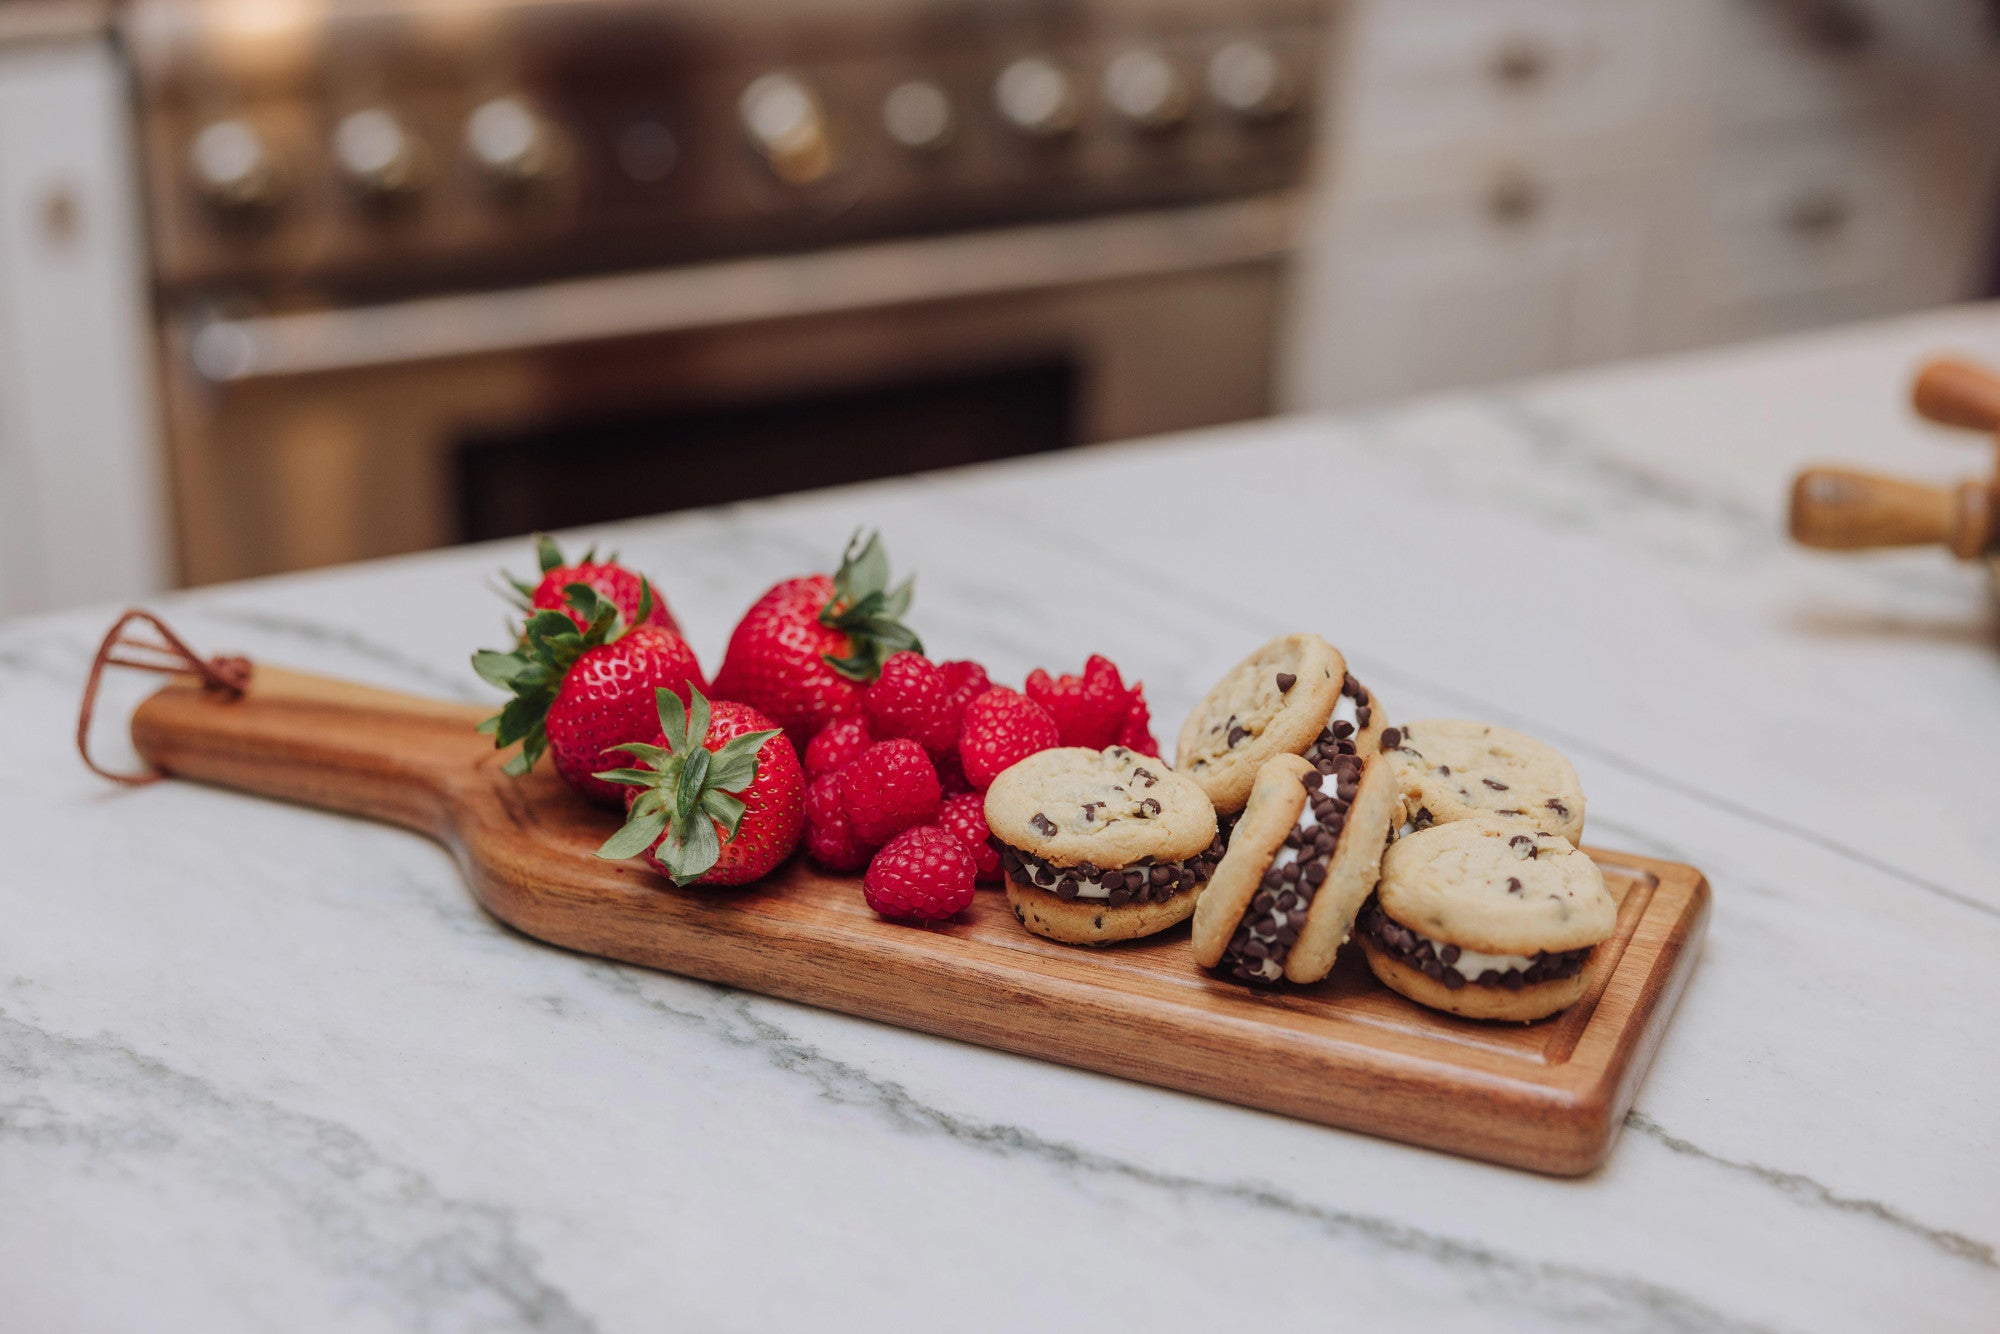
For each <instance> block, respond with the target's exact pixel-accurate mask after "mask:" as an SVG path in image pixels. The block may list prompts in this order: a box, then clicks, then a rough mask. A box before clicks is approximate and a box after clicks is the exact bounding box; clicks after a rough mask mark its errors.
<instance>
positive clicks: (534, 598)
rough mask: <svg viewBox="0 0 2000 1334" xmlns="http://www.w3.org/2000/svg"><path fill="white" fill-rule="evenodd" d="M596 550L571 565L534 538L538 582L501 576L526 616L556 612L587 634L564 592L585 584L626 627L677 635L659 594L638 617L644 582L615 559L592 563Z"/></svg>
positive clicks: (557, 550) (675, 623)
mask: <svg viewBox="0 0 2000 1334" xmlns="http://www.w3.org/2000/svg"><path fill="white" fill-rule="evenodd" d="M596 555H597V551H596V548H594V547H593V548H592V549H591V550H589V551H586V552H584V553H583V559H582V560H580V561H577V562H576V563H575V564H571V563H569V562H567V561H565V560H564V559H563V557H562V551H561V549H560V548H558V547H557V546H556V544H555V542H554V541H553V540H551V539H549V538H547V537H544V536H543V535H542V534H540V533H537V534H535V556H536V558H537V559H538V560H539V561H540V562H541V566H542V577H541V581H540V582H539V583H537V584H535V585H534V586H533V587H530V586H529V585H528V584H526V583H525V582H523V581H522V580H519V579H516V578H514V577H513V576H512V575H506V576H504V577H505V578H506V580H507V582H508V583H509V584H511V585H513V587H514V591H515V592H517V593H519V594H520V595H521V597H522V598H524V599H525V601H524V602H523V603H522V606H521V609H522V610H523V611H525V612H527V613H528V614H529V615H530V616H532V615H534V614H535V613H536V612H538V611H559V612H562V613H564V614H565V615H567V616H568V617H569V618H570V619H571V620H573V621H575V622H576V628H577V629H578V630H588V629H589V628H590V622H589V620H588V619H587V618H585V617H584V616H583V615H581V614H580V613H578V612H576V611H574V610H573V609H572V608H571V607H570V605H569V602H568V598H567V590H568V588H569V586H570V585H571V584H588V585H589V586H590V587H591V588H593V589H595V590H596V591H597V595H598V596H599V597H601V598H603V599H604V600H605V601H606V602H609V603H610V604H611V605H612V606H614V607H616V608H618V614H619V615H620V616H622V617H624V618H625V624H627V625H640V624H645V625H658V626H662V627H664V628H665V629H668V630H671V631H673V632H674V633H675V634H679V633H680V632H681V627H680V623H679V622H678V621H676V620H674V614H673V613H672V612H670V611H668V610H667V604H666V602H665V601H664V600H663V599H662V598H661V597H660V594H659V590H658V589H654V590H653V596H652V599H651V610H650V611H649V612H648V613H647V614H646V615H645V616H641V615H640V614H639V603H640V601H641V599H642V598H644V597H645V590H646V580H645V579H644V578H643V577H642V576H640V575H639V574H638V573H637V572H636V571H633V570H631V569H629V568H627V567H626V566H623V565H620V564H619V563H618V561H617V559H616V558H615V557H606V558H605V559H604V560H601V561H600V560H598V559H596Z"/></svg>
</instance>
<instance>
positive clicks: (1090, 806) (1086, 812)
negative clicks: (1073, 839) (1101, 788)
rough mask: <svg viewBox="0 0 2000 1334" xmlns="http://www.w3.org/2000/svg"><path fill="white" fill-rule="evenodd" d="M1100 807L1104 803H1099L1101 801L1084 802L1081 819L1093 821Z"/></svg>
mask: <svg viewBox="0 0 2000 1334" xmlns="http://www.w3.org/2000/svg"><path fill="white" fill-rule="evenodd" d="M1102 805H1104V803H1103V802H1101V801H1086V802H1084V803H1083V818H1084V819H1085V820H1092V819H1095V818H1096V816H1097V810H1098V808H1099V807H1100V806H1102Z"/></svg>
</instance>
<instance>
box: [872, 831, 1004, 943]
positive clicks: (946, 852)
mask: <svg viewBox="0 0 2000 1334" xmlns="http://www.w3.org/2000/svg"><path fill="white" fill-rule="evenodd" d="M976 874H977V868H976V867H975V866H974V865H973V861H972V853H971V852H970V851H968V850H967V849H966V846H965V844H963V843H961V842H960V841H959V840H958V836H957V835H955V834H950V833H947V832H945V831H944V830H942V829H940V828H938V827H937V826H936V825H918V826H917V827H916V828H914V829H906V830H904V831H903V832H902V833H900V834H898V835H896V837H895V839H894V840H892V841H891V842H890V843H889V844H888V845H887V846H886V847H884V848H883V849H882V850H881V851H880V852H878V853H876V854H875V859H874V860H873V861H871V862H869V863H868V872H867V874H866V875H864V876H862V878H861V890H862V896H863V897H864V898H866V899H867V900H868V906H869V907H871V908H873V909H874V910H875V911H876V912H878V913H881V914H882V915H883V916H884V917H901V918H914V919H916V920H918V921H924V922H935V921H938V920H940V919H942V918H946V917H949V916H951V915H952V914H953V913H955V912H957V911H959V910H960V909H961V908H964V907H965V906H966V905H967V904H969V903H971V902H972V896H973V892H974V890H973V877H974V876H975V875H976Z"/></svg>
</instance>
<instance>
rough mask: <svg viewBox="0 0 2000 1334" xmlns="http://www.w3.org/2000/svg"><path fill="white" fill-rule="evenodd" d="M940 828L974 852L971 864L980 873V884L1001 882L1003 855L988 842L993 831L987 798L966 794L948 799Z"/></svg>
mask: <svg viewBox="0 0 2000 1334" xmlns="http://www.w3.org/2000/svg"><path fill="white" fill-rule="evenodd" d="M938 828H940V829H944V830H948V831H950V832H951V833H954V834H956V835H958V839H959V841H960V842H961V843H963V844H965V846H966V848H967V850H968V851H970V852H971V853H972V864H973V865H974V866H975V867H977V868H978V870H979V875H978V879H979V882H980V883H981V884H987V885H991V884H995V883H997V882H998V881H999V879H1000V854H999V853H998V852H997V851H995V850H994V847H993V845H992V844H991V843H989V842H987V840H988V839H989V838H991V837H992V834H993V831H992V830H990V829H988V828H987V827H986V798H984V797H982V796H980V795H979V794H978V793H977V792H967V793H963V794H961V795H959V796H956V797H952V798H950V799H948V800H947V801H946V802H945V804H944V809H943V810H942V811H939V812H938Z"/></svg>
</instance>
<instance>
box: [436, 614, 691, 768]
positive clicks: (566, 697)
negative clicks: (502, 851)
mask: <svg viewBox="0 0 2000 1334" xmlns="http://www.w3.org/2000/svg"><path fill="white" fill-rule="evenodd" d="M651 593H652V590H651V587H650V585H644V584H642V585H641V588H640V595H639V602H638V605H637V606H636V607H634V608H633V610H634V612H635V614H636V615H637V616H638V617H639V618H640V620H641V622H642V623H641V624H639V625H637V626H635V627H633V628H630V629H627V628H625V627H626V625H627V622H626V621H625V619H624V617H623V616H621V615H620V613H619V611H618V609H617V608H616V607H615V606H613V605H612V604H611V603H610V602H607V601H606V600H605V599H604V598H603V597H601V596H600V595H599V594H598V592H597V590H596V589H594V588H592V587H591V586H590V585H588V584H571V585H570V586H569V589H568V590H567V593H566V596H567V597H568V598H569V609H568V610H567V611H554V610H544V611H538V612H536V613H535V614H534V615H533V616H532V617H530V618H529V620H528V623H527V625H526V627H525V628H524V629H523V631H522V636H521V645H520V647H519V648H516V649H515V650H514V651H513V652H511V653H500V652H495V651H493V650H491V649H482V650H480V651H479V652H477V653H475V654H473V655H472V668H473V670H474V671H476V672H478V673H479V675H480V676H482V677H484V678H485V679H486V680H487V681H489V682H491V683H492V684H494V685H496V686H499V687H500V688H501V689H503V690H507V691H509V692H511V693H512V694H513V696H514V697H513V698H512V699H510V700H508V701H507V705H506V707H505V708H503V709H501V710H500V712H499V713H496V714H494V715H493V716H492V717H491V718H488V719H487V720H486V721H485V722H483V723H481V724H480V725H479V728H480V730H481V731H483V732H490V733H492V734H493V744H494V746H495V747H496V748H498V749H505V748H506V747H508V746H511V745H513V744H514V743H515V742H517V741H518V742H520V743H521V749H520V752H519V753H518V754H516V755H515V756H513V758H511V759H509V760H508V761H507V763H506V765H505V766H504V768H505V770H506V772H508V773H510V774H513V775H515V776H517V777H518V776H519V775H521V774H525V773H527V772H528V771H529V770H530V769H532V768H534V767H535V763H536V761H538V760H539V759H541V757H542V752H543V751H545V750H546V751H549V752H551V753H552V754H553V755H554V757H555V765H556V772H557V773H559V774H561V775H562V777H563V781H565V782H567V783H568V784H569V785H570V786H571V787H573V788H575V789H576V790H577V791H578V792H579V793H581V794H582V795H583V796H585V797H587V798H589V799H590V800H592V801H594V802H597V803H598V804H599V805H604V806H619V805H622V804H623V803H624V793H623V791H622V790H621V789H620V788H619V787H618V786H617V785H616V784H613V783H607V782H604V781H603V780H602V779H599V778H596V777H594V775H595V774H596V773H597V771H598V770H600V769H607V768H610V767H611V766H612V765H614V764H616V763H617V756H615V755H608V754H606V753H605V752H606V751H608V750H610V749H611V748H612V747H614V746H617V745H618V744H619V743H621V742H625V741H638V740H643V739H644V738H646V737H648V736H651V735H652V734H653V732H654V731H655V729H656V728H657V726H658V723H657V719H656V717H655V713H656V706H655V704H654V691H656V690H659V689H666V690H670V691H672V692H674V693H675V694H680V695H685V694H686V693H687V692H688V691H689V690H690V689H700V688H702V687H704V686H706V684H707V682H706V681H704V680H703V679H702V674H701V664H700V663H699V662H697V661H696V660H695V656H694V650H692V649H690V648H689V647H688V646H687V642H686V641H685V640H683V639H682V638H681V637H680V636H679V635H677V634H675V633H674V632H673V631H671V630H668V629H666V628H664V627H662V626H658V625H652V624H646V623H643V622H644V617H645V616H646V614H647V613H648V612H650V610H651ZM579 617H581V619H582V620H583V623H584V629H583V630H581V631H579V630H578V629H577V627H576V624H575V622H576V620H577V618H579Z"/></svg>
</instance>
